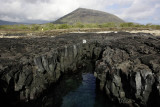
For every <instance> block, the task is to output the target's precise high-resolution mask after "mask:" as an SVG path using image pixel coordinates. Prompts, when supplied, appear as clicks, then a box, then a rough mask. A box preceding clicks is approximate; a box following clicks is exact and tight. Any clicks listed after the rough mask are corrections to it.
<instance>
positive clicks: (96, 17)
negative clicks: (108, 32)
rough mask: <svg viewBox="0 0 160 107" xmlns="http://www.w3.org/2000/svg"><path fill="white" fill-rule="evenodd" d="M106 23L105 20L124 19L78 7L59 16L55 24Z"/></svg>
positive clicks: (115, 20) (118, 21)
mask: <svg viewBox="0 0 160 107" xmlns="http://www.w3.org/2000/svg"><path fill="white" fill-rule="evenodd" d="M77 22H80V23H107V22H115V23H123V22H124V21H123V20H122V19H120V18H119V17H117V16H115V15H113V14H110V13H106V12H102V11H98V10H92V9H85V8H78V9H76V10H74V11H73V12H71V13H69V14H67V15H65V16H63V17H61V18H60V19H58V20H56V21H55V22H53V23H55V24H64V23H67V24H74V23H77Z"/></svg>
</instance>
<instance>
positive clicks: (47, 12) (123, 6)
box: [0, 0, 160, 24]
mask: <svg viewBox="0 0 160 107" xmlns="http://www.w3.org/2000/svg"><path fill="white" fill-rule="evenodd" d="M77 8H88V9H95V10H100V11H104V12H108V13H112V14H114V15H116V16H118V17H120V18H121V19H123V20H125V21H126V22H135V23H141V24H148V23H152V24H160V0H0V20H6V21H13V22H29V21H32V20H46V21H54V20H56V19H58V18H60V17H62V16H64V15H65V14H68V13H70V12H72V11H73V10H75V9H77Z"/></svg>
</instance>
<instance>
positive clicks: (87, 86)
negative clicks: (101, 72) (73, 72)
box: [62, 73, 96, 107]
mask: <svg viewBox="0 0 160 107" xmlns="http://www.w3.org/2000/svg"><path fill="white" fill-rule="evenodd" d="M82 78H83V80H82V84H81V85H80V86H79V87H78V88H77V89H76V90H74V91H71V92H69V93H68V94H67V95H66V96H64V97H63V102H62V107H94V102H95V97H96V95H95V87H96V83H95V81H96V79H95V77H94V76H93V74H90V73H85V74H82Z"/></svg>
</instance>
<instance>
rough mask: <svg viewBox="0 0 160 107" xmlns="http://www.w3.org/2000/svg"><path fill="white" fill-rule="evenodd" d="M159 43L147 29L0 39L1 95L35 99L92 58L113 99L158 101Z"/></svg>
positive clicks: (141, 102)
mask: <svg viewBox="0 0 160 107" xmlns="http://www.w3.org/2000/svg"><path fill="white" fill-rule="evenodd" d="M83 40H86V41H87V43H83V42H82V41H83ZM159 44H160V38H158V37H154V36H152V35H150V34H145V33H138V34H131V33H125V32H120V33H109V34H96V33H86V34H85V33H84V34H65V35H61V36H56V37H48V38H47V37H45V38H21V39H6V38H1V39H0V83H1V84H0V98H1V99H3V98H4V97H5V99H9V100H8V101H10V102H12V103H13V102H15V100H16V98H17V100H24V101H30V100H35V99H37V98H38V97H39V96H40V95H41V94H42V93H43V92H44V91H45V90H46V89H47V88H48V87H49V86H50V85H51V84H53V83H55V82H57V81H58V80H59V78H60V77H61V76H62V75H64V74H69V73H75V72H77V70H78V69H80V68H81V67H84V66H87V65H85V63H84V62H85V60H88V59H90V60H92V61H93V62H96V63H95V72H94V74H95V76H96V77H97V79H98V80H99V81H100V84H99V85H100V88H101V89H102V90H104V91H105V92H106V95H107V96H109V97H110V99H111V100H112V101H116V102H118V103H120V104H123V105H129V106H151V105H156V106H159V105H160V103H159V99H160V70H159V67H160V48H159ZM12 103H11V104H12Z"/></svg>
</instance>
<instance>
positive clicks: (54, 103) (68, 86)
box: [43, 73, 114, 107]
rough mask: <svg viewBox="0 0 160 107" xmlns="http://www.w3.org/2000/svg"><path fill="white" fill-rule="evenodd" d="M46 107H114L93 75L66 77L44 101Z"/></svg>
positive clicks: (82, 74) (83, 74)
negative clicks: (97, 84)
mask: <svg viewBox="0 0 160 107" xmlns="http://www.w3.org/2000/svg"><path fill="white" fill-rule="evenodd" d="M43 106H44V107H113V106H114V105H113V104H112V103H111V102H109V101H108V100H107V98H106V96H105V94H104V93H103V92H101V91H100V90H99V89H98V88H97V87H96V78H95V77H94V75H93V74H92V73H81V74H76V75H75V74H74V75H72V76H64V77H63V79H62V80H61V81H60V83H59V84H58V85H56V87H55V88H54V89H53V91H52V93H49V95H47V96H46V97H45V98H44V100H43Z"/></svg>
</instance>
